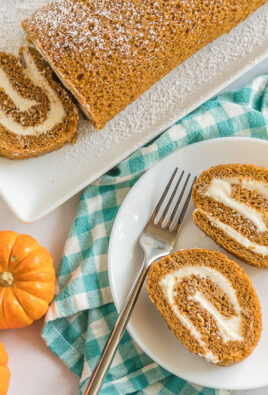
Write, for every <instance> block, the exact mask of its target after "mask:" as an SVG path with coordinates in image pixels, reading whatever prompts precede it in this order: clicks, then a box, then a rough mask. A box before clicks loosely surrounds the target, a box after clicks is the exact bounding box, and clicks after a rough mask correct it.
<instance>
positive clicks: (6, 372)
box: [0, 342, 10, 395]
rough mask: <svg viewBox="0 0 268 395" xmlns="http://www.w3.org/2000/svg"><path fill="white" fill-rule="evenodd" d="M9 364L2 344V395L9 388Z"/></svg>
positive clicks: (0, 375) (0, 361)
mask: <svg viewBox="0 0 268 395" xmlns="http://www.w3.org/2000/svg"><path fill="white" fill-rule="evenodd" d="M7 363H8V355H7V352H6V350H5V348H4V346H3V344H2V343H1V342H0V395H5V394H6V393H7V390H8V386H9V380H10V371H9V369H8V367H7Z"/></svg>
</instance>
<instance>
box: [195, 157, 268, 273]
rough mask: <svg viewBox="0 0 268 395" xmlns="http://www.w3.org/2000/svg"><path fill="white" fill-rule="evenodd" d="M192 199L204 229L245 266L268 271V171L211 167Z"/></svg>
mask: <svg viewBox="0 0 268 395" xmlns="http://www.w3.org/2000/svg"><path fill="white" fill-rule="evenodd" d="M192 197H193V201H194V204H195V205H196V210H195V211H194V212H193V220H194V222H195V223H196V225H198V226H199V227H200V229H202V230H203V231H204V232H205V233H206V234H207V235H208V236H210V237H211V238H212V239H213V240H214V241H216V242H217V243H218V244H219V245H220V246H221V247H224V248H225V249H226V250H227V251H230V252H232V253H233V254H235V255H236V256H238V257H239V258H241V259H242V260H244V261H245V262H247V263H250V264H252V265H255V266H258V267H268V169H265V168H263V167H257V166H254V165H248V164H243V165H242V164H226V165H219V166H215V167H211V168H210V169H208V170H206V171H204V172H203V173H202V174H201V175H200V176H199V178H198V179H197V181H196V182H195V185H194V187H193V191H192Z"/></svg>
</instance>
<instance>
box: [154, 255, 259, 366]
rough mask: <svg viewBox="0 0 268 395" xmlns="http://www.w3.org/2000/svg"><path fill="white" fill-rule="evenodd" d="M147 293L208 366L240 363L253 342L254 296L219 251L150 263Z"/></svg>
mask: <svg viewBox="0 0 268 395" xmlns="http://www.w3.org/2000/svg"><path fill="white" fill-rule="evenodd" d="M147 291H148V294H149V296H150V299H151V300H152V302H153V303H154V304H155V305H156V307H157V308H158V310H159V311H160V313H161V315H162V316H163V318H164V319H165V321H166V322H167V324H168V326H169V328H170V329H171V330H172V331H173V332H174V334H175V336H176V337H177V338H178V339H179V340H180V341H181V342H182V343H183V344H184V345H185V346H186V347H187V348H188V349H189V350H190V351H191V352H193V353H196V354H198V355H200V356H203V357H204V358H205V359H206V360H207V361H209V362H212V363H215V364H218V365H231V364H234V363H236V362H239V361H242V360H243V359H244V358H246V357H247V356H248V355H249V354H250V353H251V352H252V351H253V349H254V348H255V346H256V345H257V343H258V340H259V337H260V333H261V327H262V323H261V308H260V303H259V300H258V297H257V295H256V292H255V290H254V288H253V286H252V284H251V282H250V280H249V278H248V276H247V275H246V273H245V272H244V271H243V269H241V268H240V267H239V265H238V264H237V263H236V262H233V261H231V260H230V259H228V258H227V257H226V256H225V255H223V254H221V253H220V252H217V251H211V250H205V249H192V250H181V251H179V252H177V253H174V254H171V255H169V256H167V257H165V258H162V259H161V260H160V261H159V262H154V263H153V264H152V266H151V269H150V271H149V274H148V280H147Z"/></svg>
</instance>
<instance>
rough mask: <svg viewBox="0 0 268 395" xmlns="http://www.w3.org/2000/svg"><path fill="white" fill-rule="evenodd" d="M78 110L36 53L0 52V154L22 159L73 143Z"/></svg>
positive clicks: (30, 49) (27, 48)
mask: <svg viewBox="0 0 268 395" xmlns="http://www.w3.org/2000/svg"><path fill="white" fill-rule="evenodd" d="M77 127H78V111H77V109H76V107H75V105H74V104H73V102H72V100H71V98H70V96H69V94H68V93H67V92H66V90H65V89H64V88H63V87H62V86H61V84H60V83H58V82H56V81H55V79H54V78H53V75H52V71H51V68H50V67H49V66H48V65H47V63H46V62H45V61H44V59H43V58H42V57H41V55H40V54H39V52H38V51H37V50H36V49H35V48H33V47H31V46H25V47H22V48H21V49H20V51H19V58H17V57H16V56H14V55H12V54H8V53H5V52H0V156H4V157H6V158H10V159H25V158H29V157H32V156H38V155H42V154H45V153H47V152H50V151H53V150H56V149H59V148H61V147H62V146H63V145H64V144H65V143H67V142H70V143H75V142H76V137H77Z"/></svg>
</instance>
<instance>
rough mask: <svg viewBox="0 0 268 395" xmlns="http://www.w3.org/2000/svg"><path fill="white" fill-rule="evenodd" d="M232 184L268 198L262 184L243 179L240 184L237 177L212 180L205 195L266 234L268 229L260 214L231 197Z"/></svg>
mask: <svg viewBox="0 0 268 395" xmlns="http://www.w3.org/2000/svg"><path fill="white" fill-rule="evenodd" d="M232 184H240V185H242V186H243V187H244V188H246V189H249V190H251V191H253V190H257V191H258V192H260V193H261V194H262V195H263V196H264V197H267V196H268V188H267V187H266V186H265V185H264V184H263V183H262V182H257V181H247V180H244V179H243V180H242V183H241V181H240V179H239V178H238V177H230V178H224V179H221V178H214V179H213V180H212V181H211V183H210V185H209V188H208V190H207V192H206V195H207V196H210V197H212V198H213V199H215V200H216V201H217V202H220V203H223V204H224V205H225V206H227V207H230V208H231V209H233V210H236V211H237V212H238V213H239V214H241V215H242V216H243V217H245V218H247V219H249V220H250V221H251V222H253V223H254V225H255V226H256V227H257V229H258V230H259V231H260V232H266V231H267V230H268V229H267V226H266V224H265V222H264V220H263V217H262V214H261V213H259V212H258V211H257V210H255V209H254V208H252V207H249V206H247V205H246V204H244V203H241V202H239V201H238V200H236V199H234V198H232V197H231V194H232Z"/></svg>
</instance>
